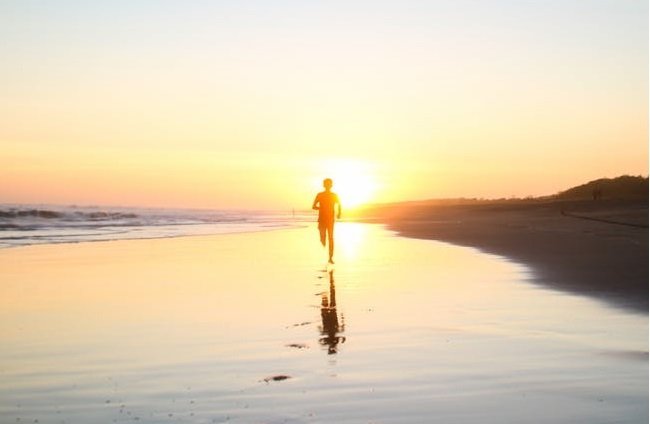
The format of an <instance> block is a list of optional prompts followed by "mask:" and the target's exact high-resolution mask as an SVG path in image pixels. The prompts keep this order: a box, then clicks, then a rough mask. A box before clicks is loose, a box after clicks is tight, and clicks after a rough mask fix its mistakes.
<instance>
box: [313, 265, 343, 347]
mask: <svg viewBox="0 0 650 424" xmlns="http://www.w3.org/2000/svg"><path fill="white" fill-rule="evenodd" d="M329 276H330V292H329V297H328V296H327V292H325V293H323V294H322V295H321V308H320V314H321V319H322V323H323V325H322V327H321V328H320V333H321V335H322V336H323V337H321V338H320V339H319V340H318V342H319V343H320V344H321V345H323V346H327V354H328V355H334V354H336V353H337V352H338V345H339V343H345V336H339V334H340V333H342V332H343V331H345V322H344V318H343V316H341V320H342V322H343V323H342V324H339V316H338V313H337V312H336V286H335V285H334V270H331V271H330V272H329Z"/></svg>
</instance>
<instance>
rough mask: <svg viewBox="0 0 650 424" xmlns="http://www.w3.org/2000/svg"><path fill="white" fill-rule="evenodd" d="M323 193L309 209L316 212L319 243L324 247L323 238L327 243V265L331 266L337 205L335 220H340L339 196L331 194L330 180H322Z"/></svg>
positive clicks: (318, 195)
mask: <svg viewBox="0 0 650 424" xmlns="http://www.w3.org/2000/svg"><path fill="white" fill-rule="evenodd" d="M323 187H325V191H321V192H320V193H318V194H317V195H316V198H315V199H314V203H313V204H312V206H311V208H312V209H315V210H317V211H318V232H319V233H320V242H321V244H322V245H323V247H324V246H325V236H327V241H328V243H329V263H331V264H333V263H334V260H333V257H334V221H335V219H334V209H335V207H336V206H337V205H338V212H337V213H336V218H337V219H341V202H340V201H339V196H337V195H336V193H333V192H332V180H331V179H330V178H325V179H324V180H323Z"/></svg>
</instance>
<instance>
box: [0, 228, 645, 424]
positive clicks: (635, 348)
mask: <svg viewBox="0 0 650 424" xmlns="http://www.w3.org/2000/svg"><path fill="white" fill-rule="evenodd" d="M337 237H338V239H337V240H338V247H337V255H336V258H337V263H336V265H335V266H333V267H327V266H326V263H325V261H326V256H325V255H326V253H325V252H324V251H323V250H322V249H321V246H320V245H319V243H318V241H317V232H316V228H315V226H313V225H311V226H308V227H305V228H298V229H289V230H277V231H269V232H261V233H245V234H228V235H216V236H196V237H179V238H173V239H157V240H123V241H111V242H94V243H77V244H61V245H40V246H28V247H19V248H12V249H3V250H1V251H0V269H2V274H3V284H2V285H1V286H0V343H1V344H2V346H3V348H2V350H1V351H0V372H1V373H2V379H1V381H0V421H2V422H31V423H33V422H39V423H48V422H57V423H59V422H66V423H89V422H117V423H120V422H122V423H125V422H134V421H137V422H142V423H161V422H181V423H220V422H236V423H253V422H262V423H281V422H283V423H284V422H292V423H311V422H314V423H318V422H339V423H358V422H381V423H405V422H406V423H421V422H431V421H438V422H445V423H474V422H479V421H480V422H484V423H503V422H519V423H557V422H563V423H567V422H570V423H585V424H586V423H589V424H593V423H606V422H613V421H616V422H622V423H638V422H644V421H645V420H647V417H648V387H647V372H648V357H647V344H648V338H647V334H648V325H647V316H646V315H643V314H638V313H635V312H633V311H628V310H626V309H621V308H615V307H609V306H607V305H606V304H604V303H602V302H600V301H596V300H593V299H590V298H588V297H585V296H576V295H573V294H570V293H566V292H562V291H556V290H549V289H546V288H543V287H542V286H540V285H537V284H535V283H534V279H533V274H532V270H531V269H530V268H528V267H527V266H525V265H523V264H521V263H517V262H513V261H511V260H509V259H507V258H505V257H501V256H495V255H491V254H486V253H483V252H481V251H479V250H477V249H473V248H467V247H461V246H454V245H450V244H447V243H441V242H437V241H431V240H417V239H410V238H403V237H397V236H396V235H395V234H394V233H393V232H391V231H387V230H385V229H383V227H382V226H381V225H371V224H352V223H340V224H339V225H338V226H337Z"/></svg>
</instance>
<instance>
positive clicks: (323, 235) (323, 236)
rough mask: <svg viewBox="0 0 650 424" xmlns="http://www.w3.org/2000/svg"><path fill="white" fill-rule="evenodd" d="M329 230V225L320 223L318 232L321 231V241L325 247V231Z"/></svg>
mask: <svg viewBox="0 0 650 424" xmlns="http://www.w3.org/2000/svg"><path fill="white" fill-rule="evenodd" d="M326 231H327V226H325V225H323V224H322V223H321V222H319V223H318V232H319V233H320V243H321V244H322V245H323V247H325V232H326Z"/></svg>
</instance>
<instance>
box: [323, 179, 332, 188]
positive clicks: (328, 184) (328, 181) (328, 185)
mask: <svg viewBox="0 0 650 424" xmlns="http://www.w3.org/2000/svg"><path fill="white" fill-rule="evenodd" d="M333 184H334V183H333V182H332V179H331V178H325V179H324V180H323V187H325V190H330V189H331V188H332V185H333Z"/></svg>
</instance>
